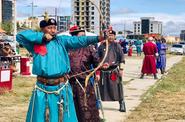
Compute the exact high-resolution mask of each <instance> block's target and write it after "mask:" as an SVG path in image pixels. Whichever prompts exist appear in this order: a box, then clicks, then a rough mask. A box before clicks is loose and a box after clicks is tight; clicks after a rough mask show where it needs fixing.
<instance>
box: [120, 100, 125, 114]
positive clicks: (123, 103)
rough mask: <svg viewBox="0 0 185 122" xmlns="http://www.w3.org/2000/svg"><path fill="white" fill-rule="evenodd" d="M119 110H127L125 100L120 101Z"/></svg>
mask: <svg viewBox="0 0 185 122" xmlns="http://www.w3.org/2000/svg"><path fill="white" fill-rule="evenodd" d="M119 111H120V112H126V107H125V102H124V101H123V100H122V101H119Z"/></svg>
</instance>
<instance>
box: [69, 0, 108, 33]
mask: <svg viewBox="0 0 185 122" xmlns="http://www.w3.org/2000/svg"><path fill="white" fill-rule="evenodd" d="M94 4H95V5H94ZM97 8H98V9H99V10H100V11H101V13H102V14H103V20H104V21H105V22H104V23H105V26H106V27H108V26H109V25H110V0H93V3H92V2H90V1H88V0H72V20H74V22H75V24H76V25H78V26H80V27H82V28H84V29H86V30H87V31H89V32H94V33H96V34H99V31H100V28H102V21H101V20H102V19H101V16H100V13H99V11H98V9H97Z"/></svg>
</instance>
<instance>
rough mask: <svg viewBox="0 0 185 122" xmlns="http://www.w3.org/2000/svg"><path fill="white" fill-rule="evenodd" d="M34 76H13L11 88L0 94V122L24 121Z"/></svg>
mask: <svg viewBox="0 0 185 122" xmlns="http://www.w3.org/2000/svg"><path fill="white" fill-rule="evenodd" d="M34 82H35V78H30V77H26V78H22V77H16V78H13V90H12V91H11V92H7V93H6V94H2V95H0V122H24V121H25V117H26V112H27V107H28V102H29V98H30V95H31V91H32V88H33V86H34Z"/></svg>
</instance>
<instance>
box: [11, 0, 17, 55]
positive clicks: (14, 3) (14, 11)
mask: <svg viewBox="0 0 185 122" xmlns="http://www.w3.org/2000/svg"><path fill="white" fill-rule="evenodd" d="M12 2H13V15H14V16H13V23H14V24H13V25H14V26H13V28H14V29H13V30H14V31H13V41H14V44H15V45H14V46H15V47H14V49H15V52H16V34H17V22H16V16H17V14H16V0H13V1H12ZM16 53H17V52H16Z"/></svg>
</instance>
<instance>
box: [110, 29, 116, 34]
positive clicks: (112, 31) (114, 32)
mask: <svg viewBox="0 0 185 122" xmlns="http://www.w3.org/2000/svg"><path fill="white" fill-rule="evenodd" d="M108 33H109V34H114V35H116V31H114V30H109V31H108Z"/></svg>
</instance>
